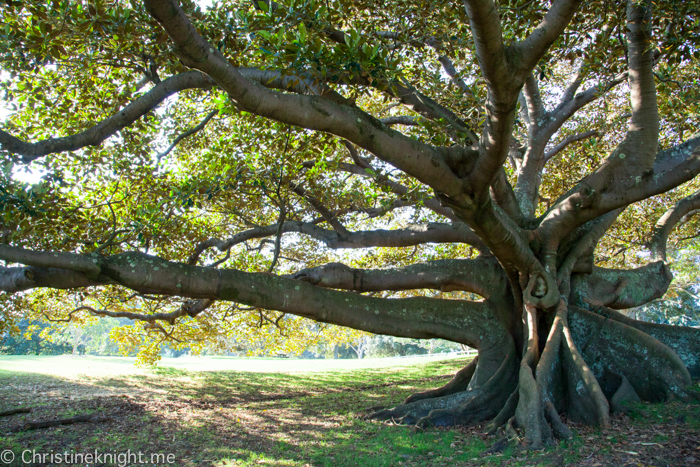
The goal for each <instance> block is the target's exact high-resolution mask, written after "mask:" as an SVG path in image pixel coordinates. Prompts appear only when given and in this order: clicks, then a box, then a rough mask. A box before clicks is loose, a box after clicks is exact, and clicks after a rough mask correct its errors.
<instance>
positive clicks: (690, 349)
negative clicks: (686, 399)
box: [594, 307, 700, 379]
mask: <svg viewBox="0 0 700 467" xmlns="http://www.w3.org/2000/svg"><path fill="white" fill-rule="evenodd" d="M594 312H595V313H596V314H599V315H600V316H603V317H605V318H608V319H612V320H615V321H618V322H620V323H622V324H626V325H627V326H630V327H633V328H635V329H638V330H640V331H642V332H643V333H646V334H648V335H650V336H651V337H653V338H655V339H657V340H659V341H660V342H662V343H664V344H666V345H667V346H668V347H670V348H671V349H672V350H673V351H674V352H676V354H677V355H678V357H679V358H680V359H681V361H683V364H685V366H686V368H687V369H688V372H689V373H690V376H691V377H692V378H693V379H699V378H700V329H697V328H693V327H688V326H671V325H668V324H657V323H647V322H644V321H638V320H636V319H632V318H628V317H627V316H625V315H623V314H622V313H618V312H617V311H615V310H613V309H611V308H607V307H595V309H594Z"/></svg>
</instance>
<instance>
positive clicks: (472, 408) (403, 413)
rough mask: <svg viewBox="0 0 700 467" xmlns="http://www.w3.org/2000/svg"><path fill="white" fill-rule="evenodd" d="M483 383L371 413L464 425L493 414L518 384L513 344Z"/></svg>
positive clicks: (400, 419) (406, 421) (377, 417)
mask: <svg viewBox="0 0 700 467" xmlns="http://www.w3.org/2000/svg"><path fill="white" fill-rule="evenodd" d="M510 347H511V349H510V351H509V352H508V354H507V356H506V358H504V359H503V362H502V363H501V366H500V367H499V369H498V371H496V373H495V374H494V375H493V376H492V377H491V379H489V380H488V381H487V382H486V384H484V385H482V386H478V387H471V388H469V389H468V390H466V391H460V392H457V393H454V394H450V395H447V396H442V397H434V398H429V399H421V400H417V401H414V402H410V403H408V404H402V405H399V406H397V407H394V408H393V409H386V410H380V411H378V412H375V413H374V414H372V415H370V418H372V419H375V420H394V421H397V422H400V423H404V424H408V425H413V424H415V425H417V426H419V427H427V426H431V425H437V426H450V425H467V424H470V423H475V422H480V421H484V420H488V419H490V418H493V417H495V416H496V415H497V414H498V412H499V411H500V410H501V408H502V407H503V405H504V404H505V403H506V400H507V399H508V397H509V396H510V394H511V393H512V392H513V389H514V388H515V386H516V384H517V379H516V377H515V374H516V373H515V368H516V367H517V361H516V355H515V346H514V345H513V342H512V341H511V342H510Z"/></svg>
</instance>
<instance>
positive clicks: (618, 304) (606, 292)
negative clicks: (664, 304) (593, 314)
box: [571, 261, 673, 310]
mask: <svg viewBox="0 0 700 467" xmlns="http://www.w3.org/2000/svg"><path fill="white" fill-rule="evenodd" d="M672 279H673V275H672V274H671V271H670V270H669V268H668V266H667V265H666V263H664V262H663V261H656V262H653V263H649V264H647V265H646V266H642V267H639V268H636V269H626V270H625V269H607V268H599V267H595V268H593V273H592V274H575V275H573V276H572V278H571V297H572V298H571V303H577V304H580V305H585V304H590V305H593V306H606V307H609V308H613V309H617V310H621V309H626V308H634V307H637V306H642V305H644V304H645V303H649V302H650V301H652V300H654V299H657V298H661V297H663V295H664V294H665V293H666V290H667V289H668V286H669V285H670V284H671V280H672Z"/></svg>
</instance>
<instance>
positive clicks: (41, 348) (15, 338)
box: [0, 319, 71, 355]
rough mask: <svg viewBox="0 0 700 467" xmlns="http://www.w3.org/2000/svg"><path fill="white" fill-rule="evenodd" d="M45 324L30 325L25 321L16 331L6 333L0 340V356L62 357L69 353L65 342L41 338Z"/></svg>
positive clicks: (69, 348)
mask: <svg viewBox="0 0 700 467" xmlns="http://www.w3.org/2000/svg"><path fill="white" fill-rule="evenodd" d="M48 327H49V325H48V324H47V323H41V322H39V323H37V324H30V322H29V321H28V320H26V319H24V320H22V321H20V322H19V323H18V324H17V328H16V331H15V332H13V333H10V332H8V333H6V334H5V335H4V336H3V337H2V339H1V340H0V354H2V355H63V354H66V353H70V351H71V346H70V344H68V343H67V342H54V341H51V340H49V339H45V338H43V337H41V332H42V331H43V330H44V329H47V328H48Z"/></svg>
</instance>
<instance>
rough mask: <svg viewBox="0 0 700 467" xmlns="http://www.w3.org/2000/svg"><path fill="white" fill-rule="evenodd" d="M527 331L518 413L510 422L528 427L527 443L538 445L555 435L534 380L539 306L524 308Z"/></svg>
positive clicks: (536, 359) (537, 352) (521, 370)
mask: <svg viewBox="0 0 700 467" xmlns="http://www.w3.org/2000/svg"><path fill="white" fill-rule="evenodd" d="M523 324H524V332H525V333H526V334H527V344H526V349H525V354H524V355H523V358H522V360H521V361H520V372H519V376H518V381H519V387H520V392H519V398H518V405H517V407H516V409H515V417H514V418H512V419H511V421H509V424H517V426H519V427H522V428H523V429H524V430H525V444H526V445H528V446H530V447H532V448H534V449H539V448H541V447H542V445H543V444H545V443H548V442H549V441H550V440H551V439H552V431H551V429H550V428H549V425H547V422H546V421H545V419H544V411H543V410H542V398H541V397H540V391H539V388H538V387H537V381H535V375H534V372H533V368H535V367H536V365H537V363H538V361H539V356H540V353H539V348H538V341H539V338H538V332H537V309H536V308H534V307H530V306H525V309H524V312H523Z"/></svg>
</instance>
